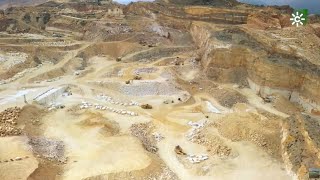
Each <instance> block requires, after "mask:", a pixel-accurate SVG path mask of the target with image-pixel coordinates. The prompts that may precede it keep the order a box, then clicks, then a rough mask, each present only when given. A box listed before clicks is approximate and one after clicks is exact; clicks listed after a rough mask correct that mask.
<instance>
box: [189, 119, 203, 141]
mask: <svg viewBox="0 0 320 180" xmlns="http://www.w3.org/2000/svg"><path fill="white" fill-rule="evenodd" d="M205 123H206V121H199V122H192V121H189V122H188V125H189V126H191V127H192V128H191V129H190V130H189V131H188V133H187V135H186V137H187V139H188V140H189V141H192V142H193V141H194V137H195V136H196V135H197V134H198V133H199V132H200V130H201V129H202V128H203V127H204V125H205Z"/></svg>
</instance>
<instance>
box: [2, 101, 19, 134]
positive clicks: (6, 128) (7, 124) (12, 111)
mask: <svg viewBox="0 0 320 180" xmlns="http://www.w3.org/2000/svg"><path fill="white" fill-rule="evenodd" d="M20 113H21V108H19V107H14V108H8V109H6V110H4V111H2V112H1V113H0V137H4V136H16V135H20V134H21V133H22V130H21V129H20V128H18V127H16V125H17V119H18V118H19V115H20Z"/></svg>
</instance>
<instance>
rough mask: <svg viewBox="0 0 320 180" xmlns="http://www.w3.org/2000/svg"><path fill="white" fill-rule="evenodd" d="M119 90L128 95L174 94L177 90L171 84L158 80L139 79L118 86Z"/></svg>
mask: <svg viewBox="0 0 320 180" xmlns="http://www.w3.org/2000/svg"><path fill="white" fill-rule="evenodd" d="M120 92H122V93H123V94H126V95H129V96H152V95H174V94H177V93H178V92H179V89H177V88H176V87H175V86H174V85H173V84H171V83H167V82H159V81H139V82H136V81H135V82H134V83H133V84H130V85H123V86H121V87H120Z"/></svg>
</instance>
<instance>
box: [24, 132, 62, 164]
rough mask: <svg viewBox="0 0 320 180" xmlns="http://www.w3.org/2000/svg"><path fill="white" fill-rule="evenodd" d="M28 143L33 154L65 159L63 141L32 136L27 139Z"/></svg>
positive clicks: (60, 159) (58, 159) (59, 159)
mask: <svg viewBox="0 0 320 180" xmlns="http://www.w3.org/2000/svg"><path fill="white" fill-rule="evenodd" d="M29 144H30V145H31V146H32V150H33V152H34V153H35V154H38V155H40V156H42V157H44V158H48V159H51V160H57V161H65V158H64V144H63V141H57V140H52V139H47V138H44V137H32V138H30V140H29Z"/></svg>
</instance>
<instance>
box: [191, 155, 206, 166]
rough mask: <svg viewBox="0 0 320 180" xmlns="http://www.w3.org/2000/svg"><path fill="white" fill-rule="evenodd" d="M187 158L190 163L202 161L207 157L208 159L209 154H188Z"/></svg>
mask: <svg viewBox="0 0 320 180" xmlns="http://www.w3.org/2000/svg"><path fill="white" fill-rule="evenodd" d="M186 159H187V160H189V161H190V162H191V163H192V164H195V163H200V162H202V161H205V160H207V159H209V156H208V155H206V154H201V155H188V156H187V157H186Z"/></svg>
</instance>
